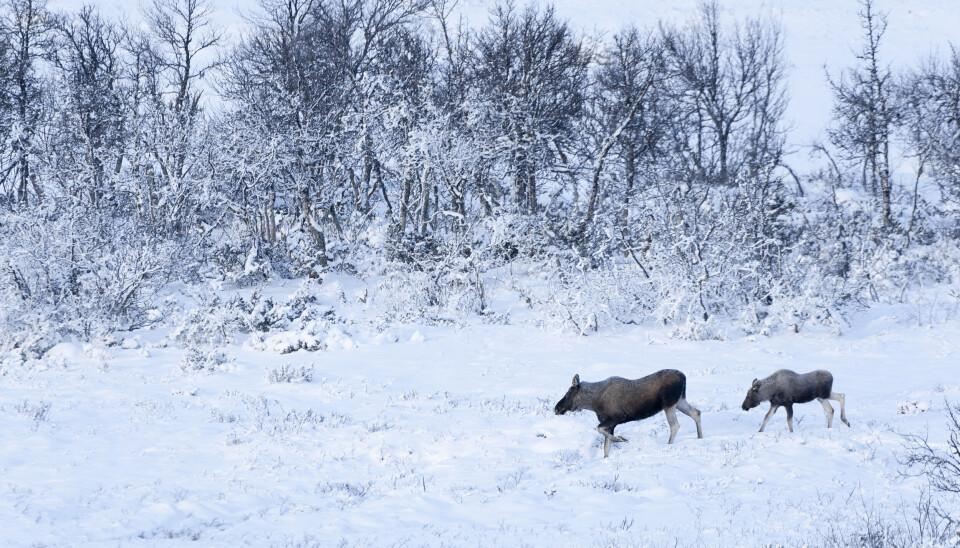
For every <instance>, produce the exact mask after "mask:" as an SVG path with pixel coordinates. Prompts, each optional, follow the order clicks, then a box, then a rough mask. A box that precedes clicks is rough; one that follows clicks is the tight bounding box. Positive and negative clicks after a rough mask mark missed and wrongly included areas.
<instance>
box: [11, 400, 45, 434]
mask: <svg viewBox="0 0 960 548" xmlns="http://www.w3.org/2000/svg"><path fill="white" fill-rule="evenodd" d="M15 409H16V410H17V413H18V414H19V415H20V416H21V417H25V418H27V419H30V420H31V421H33V431H34V432H36V431H37V429H38V428H40V423H42V422H45V421H46V420H47V419H49V418H50V416H49V413H50V403H49V402H45V401H42V400H41V401H40V403H37V404H33V403H30V402H29V401H27V400H23V401H22V402H20V403H19V404H17V406H16V408H15Z"/></svg>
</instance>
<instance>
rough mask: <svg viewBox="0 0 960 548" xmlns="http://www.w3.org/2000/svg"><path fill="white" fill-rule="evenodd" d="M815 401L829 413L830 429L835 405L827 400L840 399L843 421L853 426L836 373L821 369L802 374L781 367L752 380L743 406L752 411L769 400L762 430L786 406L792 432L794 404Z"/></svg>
mask: <svg viewBox="0 0 960 548" xmlns="http://www.w3.org/2000/svg"><path fill="white" fill-rule="evenodd" d="M813 400H818V401H819V402H820V403H821V405H823V410H824V412H825V413H826V414H827V428H830V427H831V426H832V424H833V407H831V406H830V404H829V403H827V400H836V401H838V402H840V420H842V421H843V423H844V424H846V425H847V426H850V423H849V422H848V421H847V416H846V409H845V404H844V395H843V394H840V393H836V392H834V391H833V375H831V374H830V372H829V371H824V370H822V369H819V370H817V371H811V372H810V373H804V374H802V375H801V374H798V373H795V372H793V371H790V370H789V369H781V370H779V371H777V372H775V373H774V374H773V375H770V376H769V377H767V378H765V379H763V380H759V379H753V383H752V384H751V386H750V390H748V391H747V397H746V398H744V400H743V405H742V406H741V407H742V408H743V410H744V411H749V410H750V409H753V408H754V407H756V406H758V405H760V404H761V403H763V402H765V401H769V402H770V410H769V411H768V412H767V415H766V417H764V419H763V424H762V425H760V431H761V432H763V429H764V427H766V426H767V421H768V420H770V417H771V416H773V414H774V413H775V412H776V411H777V409H779V408H780V407H784V408H785V409H786V410H787V426H788V427H789V428H790V431H791V432H793V404H795V403H807V402H811V401H813Z"/></svg>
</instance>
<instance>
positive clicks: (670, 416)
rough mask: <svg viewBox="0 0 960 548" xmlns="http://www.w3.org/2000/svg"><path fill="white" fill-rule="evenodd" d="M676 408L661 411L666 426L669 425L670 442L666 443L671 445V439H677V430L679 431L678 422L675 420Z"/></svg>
mask: <svg viewBox="0 0 960 548" xmlns="http://www.w3.org/2000/svg"><path fill="white" fill-rule="evenodd" d="M676 409H677V406H676V405H674V406H673V407H667V408H666V409H664V410H663V412H664V413H666V415H667V424H669V425H670V441H668V442H667V443H668V444H670V443H673V438H675V437H677V430H680V421H678V420H677V411H676Z"/></svg>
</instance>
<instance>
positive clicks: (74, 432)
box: [0, 0, 960, 547]
mask: <svg viewBox="0 0 960 548" xmlns="http://www.w3.org/2000/svg"><path fill="white" fill-rule="evenodd" d="M887 4H889V5H887ZM77 5H78V4H76V3H72V2H52V3H51V6H53V7H57V8H65V9H72V8H74V7H76V6H77ZM98 5H100V6H101V7H103V8H104V9H108V10H109V9H114V8H115V9H116V10H117V11H120V12H127V13H130V15H129V17H136V15H134V14H133V13H132V10H131V8H130V7H129V6H128V5H127V3H125V2H113V3H111V2H107V1H104V2H99V3H98ZM556 5H557V9H558V13H559V14H560V15H561V16H562V17H564V18H568V19H569V20H570V21H571V23H572V24H574V25H575V26H577V27H579V28H584V29H588V30H590V31H591V32H592V29H596V31H598V32H610V31H612V30H615V29H616V28H618V27H619V25H620V24H622V23H624V22H627V21H632V22H635V23H636V24H637V25H638V26H641V27H643V26H645V25H648V24H649V25H653V24H654V23H655V21H656V20H657V19H663V20H667V21H681V20H683V19H684V18H685V17H686V16H687V15H688V14H689V13H690V12H691V10H693V9H694V5H695V3H694V2H693V1H692V0H689V1H688V0H677V1H666V0H648V1H642V2H629V1H609V2H600V3H592V2H574V1H570V0H561V1H560V2H558V3H557V4H556ZM247 7H248V6H245V5H238V4H237V3H236V2H231V1H230V0H222V1H220V2H219V3H217V8H218V9H219V10H220V11H219V12H218V15H217V21H218V22H222V24H223V25H224V26H226V27H227V28H228V30H229V31H230V32H231V33H233V34H235V35H239V34H241V33H242V32H243V26H242V20H241V18H240V17H239V16H238V15H237V10H240V11H242V10H243V9H246V8H247ZM883 7H884V9H886V10H888V11H889V14H890V20H891V22H892V23H895V24H891V25H890V28H889V33H888V36H887V42H886V46H885V53H886V55H887V59H889V60H890V62H891V63H894V64H900V63H912V62H915V61H916V60H917V59H921V58H923V57H924V56H925V55H928V54H929V53H930V52H931V51H933V50H936V49H937V48H941V49H942V48H944V47H945V45H946V44H947V43H948V41H949V40H951V39H954V40H955V39H957V37H958V35H957V29H960V6H958V4H957V3H956V2H955V0H929V1H903V2H896V3H894V2H891V3H885V4H884V6H883ZM463 9H464V12H465V13H467V14H468V16H469V17H470V18H471V19H478V18H482V17H484V15H483V14H484V13H485V10H486V5H485V4H484V3H481V2H468V3H466V4H465V5H464V6H463ZM723 9H724V10H725V11H726V12H727V13H730V14H733V15H735V16H743V15H756V14H767V15H769V16H770V17H772V18H775V19H778V20H780V21H781V22H782V24H783V27H784V29H785V32H786V59H787V61H788V64H789V71H788V78H789V80H788V82H789V85H788V89H789V96H790V106H789V110H788V113H787V118H788V121H790V122H792V125H793V127H794V130H793V131H792V132H791V134H790V137H789V141H790V146H789V147H788V148H790V149H791V150H793V154H794V155H796V157H797V158H805V157H806V151H805V150H804V148H803V147H804V146H805V145H807V144H809V142H810V141H812V140H813V139H816V138H818V137H821V135H820V132H821V131H822V129H823V128H824V126H825V125H826V123H827V121H828V119H829V115H830V104H831V96H830V93H829V89H828V87H827V85H826V82H825V67H826V69H828V70H831V71H833V70H839V67H843V66H848V65H849V64H850V63H851V62H852V57H853V54H852V53H851V51H852V49H853V48H855V47H856V44H857V41H858V39H859V35H858V27H857V20H856V11H857V5H856V2H854V1H853V0H842V1H827V0H811V1H786V0H784V1H779V2H777V1H773V2H769V1H768V2H760V1H752V0H751V1H742V2H732V1H731V2H725V3H724V4H723ZM127 10H130V11H127ZM798 161H799V162H801V163H802V160H798ZM530 278H531V279H530V281H529V283H530V284H532V286H533V287H536V285H537V283H542V284H547V283H548V282H547V281H543V280H540V281H539V282H538V278H537V277H536V276H535V275H533V274H531V275H530ZM489 287H490V288H492V294H491V295H489V296H488V298H489V299H490V302H491V304H490V312H491V313H492V314H494V315H498V317H500V318H506V319H505V320H504V321H500V322H496V323H487V322H481V321H480V320H478V319H476V318H472V317H465V318H463V319H459V320H458V321H453V322H450V325H446V326H443V325H420V324H417V323H404V322H388V321H385V320H383V318H384V317H385V315H387V312H386V311H385V309H386V308H387V307H389V303H387V304H384V303H385V302H387V301H388V299H384V298H381V299H379V300H377V299H368V298H367V294H368V292H370V291H375V284H374V283H372V282H369V281H364V280H360V279H357V278H356V277H351V276H348V275H341V274H334V273H330V274H326V275H324V276H322V279H321V280H312V281H311V280H307V281H303V282H301V281H299V280H274V281H271V282H269V283H268V284H267V285H265V286H263V287H259V288H253V289H251V288H246V289H239V288H236V287H233V286H232V285H231V284H229V283H226V284H224V283H211V284H210V285H209V287H202V288H200V289H198V288H196V287H192V288H188V287H186V286H183V285H174V286H171V287H169V288H167V289H165V290H164V291H163V293H162V296H161V298H160V302H159V303H158V305H157V308H156V310H155V313H156V314H159V315H164V316H165V317H166V318H167V320H168V321H166V322H160V323H158V324H157V326H155V327H152V328H149V329H139V330H134V331H130V332H121V333H117V334H115V335H111V336H108V337H99V338H96V339H94V340H92V341H90V342H82V341H75V340H74V341H67V342H62V343H60V344H58V345H57V346H55V347H54V348H52V349H51V350H49V351H47V352H46V353H45V354H44V355H43V356H42V357H38V358H31V359H27V360H25V361H23V362H21V363H16V364H10V363H5V364H4V366H3V368H2V375H0V419H2V424H3V427H2V428H0V437H2V440H0V501H2V504H0V545H3V546H104V547H106V546H137V545H143V546H180V545H196V546H297V547H311V546H421V545H428V546H547V545H557V544H561V543H562V544H563V545H567V546H674V545H682V546H687V545H690V546H701V545H704V546H733V545H747V546H768V545H787V546H796V545H830V544H832V542H833V540H835V539H836V538H838V537H831V535H839V537H842V538H844V539H848V538H850V535H856V534H857V532H861V531H866V530H868V529H869V527H870V523H871V520H879V519H884V520H888V521H889V522H896V523H901V522H904V523H910V521H911V520H912V519H913V516H914V514H915V510H916V507H917V504H918V501H921V500H922V496H923V495H924V494H928V493H929V487H928V485H927V481H926V479H925V478H923V477H914V476H908V475H905V472H908V471H909V470H908V469H906V468H905V466H904V465H903V464H901V461H902V459H903V456H904V454H905V452H906V451H908V450H909V448H908V447H906V445H905V440H904V437H903V434H908V433H912V434H920V435H929V438H930V439H931V440H943V439H945V437H946V435H947V413H946V406H947V405H948V404H949V403H951V402H952V403H955V402H958V401H960V373H958V364H960V352H958V349H960V343H958V341H960V323H958V318H960V316H958V307H960V301H958V299H957V294H956V291H957V288H955V287H954V288H950V287H931V288H929V290H927V291H921V292H919V293H917V294H916V296H915V297H913V298H912V299H907V302H901V303H898V304H889V303H888V304H880V303H878V304H875V305H874V306H871V307H870V308H868V309H866V310H863V311H860V312H858V313H856V314H854V315H852V316H851V317H850V318H849V323H844V324H843V325H842V326H841V328H839V329H830V328H826V327H819V326H813V327H811V328H809V329H803V330H801V332H800V333H797V334H795V333H790V332H787V331H786V330H785V331H782V332H776V333H774V334H772V335H770V336H761V335H750V336H745V335H743V334H742V333H741V332H740V331H738V330H737V329H734V328H730V329H725V328H724V327H723V326H720V327H718V328H717V330H718V336H717V338H718V339H721V340H707V341H687V340H682V339H680V338H677V337H674V336H671V332H670V329H669V328H658V327H655V326H649V325H645V326H626V325H623V326H614V327H610V326H607V327H604V328H602V329H600V330H599V331H598V332H596V333H593V332H591V333H590V334H589V336H579V335H574V334H571V333H570V332H568V331H564V330H560V329H554V328H552V327H551V326H550V325H544V324H543V322H538V321H536V318H533V317H531V316H532V315H533V312H531V311H530V310H529V308H528V307H527V306H526V305H525V304H524V302H523V295H520V294H518V293H517V292H516V291H515V290H514V289H515V288H513V287H511V286H509V285H508V284H500V283H498V281H497V279H496V278H495V277H493V278H491V279H490V280H489ZM254 292H256V296H254ZM214 296H217V297H219V300H218V301H215V304H213V305H211V304H210V303H211V302H214V301H212V299H213V297H214ZM304 296H308V297H309V298H308V299H305V298H304ZM268 297H269V298H270V299H271V301H270V302H269V303H266V302H265V300H266V299H267V298H268ZM381 297H382V296H381ZM239 298H243V299H244V300H245V301H244V302H246V303H252V302H258V303H260V304H259V307H256V306H255V307H254V309H253V310H252V311H248V312H247V314H246V316H244V317H240V318H239V319H237V317H235V316H230V317H229V318H225V317H224V315H229V314H227V313H226V312H224V311H225V310H227V311H229V310H232V309H231V308H230V307H229V306H227V305H225V304H224V303H228V302H231V299H239ZM233 302H236V301H233ZM304 302H307V303H308V304H306V305H304V304H303V303H304ZM232 313H233V312H230V314H232ZM264 317H271V318H272V320H271V321H272V322H273V323H272V326H273V327H271V329H269V330H267V331H266V332H263V333H261V332H253V333H250V332H247V331H250V330H249V329H238V326H240V327H242V325H243V322H245V321H247V322H255V321H258V319H263V318H264ZM212 334H219V335H220V336H222V339H223V341H224V344H223V345H221V346H218V347H217V348H216V349H215V348H212V347H210V346H209V345H207V344H205V343H203V342H200V341H205V340H209V339H210V337H211V335H212ZM297 348H302V349H300V350H295V349H297ZM663 368H676V369H679V370H681V371H683V372H684V373H685V374H686V376H687V398H688V400H689V401H690V403H691V404H693V405H694V406H696V407H698V408H699V409H700V410H701V411H702V412H703V430H704V439H702V440H698V439H697V438H696V435H695V432H696V431H695V428H694V425H693V423H692V422H691V421H690V420H689V419H688V418H687V417H685V416H681V417H680V419H679V420H680V425H681V429H680V432H679V434H678V437H677V440H676V443H674V444H673V445H667V443H666V440H667V437H668V429H667V425H666V421H665V420H664V417H663V416H662V415H658V416H656V417H654V418H651V419H648V420H645V421H642V422H637V423H629V424H626V425H623V426H621V427H619V429H618V433H621V434H623V435H624V436H625V437H627V438H629V439H630V441H629V442H628V443H624V444H619V445H616V446H614V448H613V450H612V451H611V454H610V457H609V458H607V459H604V458H603V457H602V448H601V437H600V436H599V435H598V434H597V432H596V431H595V427H596V419H595V417H594V415H593V414H592V413H589V412H584V413H580V414H574V415H567V416H563V417H557V416H555V415H554V413H553V406H554V404H555V403H556V402H557V400H558V399H559V398H560V397H561V396H562V395H563V393H564V392H565V391H566V389H567V387H568V386H569V383H570V379H571V377H572V376H573V375H574V374H575V373H578V374H579V375H580V376H581V378H582V379H583V380H590V381H595V380H601V379H604V378H606V377H608V376H611V375H619V376H624V377H628V378H637V377H641V376H643V375H646V374H649V373H652V372H654V371H656V370H659V369H663ZM780 368H789V369H793V370H796V371H800V372H803V371H808V370H813V369H827V370H830V371H831V372H832V373H833V375H834V377H835V385H834V390H835V391H839V392H843V393H845V394H846V413H847V417H848V418H849V420H850V422H851V425H852V426H851V427H850V428H847V427H846V426H844V425H842V424H839V420H837V421H836V424H835V425H834V428H833V429H827V428H826V424H825V422H826V421H825V417H824V414H823V410H822V409H821V407H820V406H819V405H818V404H817V403H815V402H814V403H811V404H806V405H798V406H797V407H796V408H795V411H796V415H795V419H794V421H795V432H793V433H789V432H788V431H787V427H786V422H785V415H784V414H783V413H782V412H781V413H780V414H778V415H776V416H775V417H774V418H773V419H772V420H771V423H770V424H769V425H768V427H767V431H766V432H764V433H758V432H757V429H758V428H759V425H760V422H761V420H762V417H763V414H764V413H765V411H766V406H763V407H761V408H758V409H754V410H752V411H750V412H743V411H742V410H741V409H740V404H741V402H742V400H743V397H744V395H745V393H746V390H747V388H748V387H749V385H750V382H751V380H752V379H754V378H756V377H764V376H766V375H768V374H770V373H772V372H773V371H775V370H777V369H780ZM834 406H835V407H836V404H834ZM837 418H838V419H839V415H837ZM945 507H946V508H950V509H952V511H953V516H954V518H955V519H956V517H958V516H960V514H958V513H957V505H956V501H955V500H953V502H952V503H951V502H950V501H949V500H948V501H947V502H946V506H945Z"/></svg>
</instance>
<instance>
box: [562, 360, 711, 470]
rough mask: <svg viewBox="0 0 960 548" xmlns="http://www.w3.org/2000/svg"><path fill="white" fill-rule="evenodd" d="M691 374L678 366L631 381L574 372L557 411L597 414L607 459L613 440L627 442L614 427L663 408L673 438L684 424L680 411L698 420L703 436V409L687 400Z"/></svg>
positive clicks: (695, 420) (604, 455)
mask: <svg viewBox="0 0 960 548" xmlns="http://www.w3.org/2000/svg"><path fill="white" fill-rule="evenodd" d="M686 396H687V377H686V376H684V374H683V373H681V372H679V371H677V370H675V369H664V370H662V371H657V372H656V373H654V374H652V375H648V376H646V377H643V378H640V379H635V380H628V379H624V378H622V377H610V378H609V379H607V380H604V381H600V382H580V375H579V374H578V375H574V377H573V385H572V386H570V389H569V390H567V393H566V395H565V396H563V399H561V400H560V401H559V402H557V405H556V407H554V413H556V414H557V415H563V414H564V413H566V412H567V411H580V410H581V409H588V410H590V411H593V412H594V413H596V414H597V419H598V420H599V421H600V425H599V426H597V431H599V432H600V433H601V434H603V438H604V439H603V458H607V455H609V454H610V443H611V442H615V443H620V442H623V441H627V439H626V438H624V437H621V436H615V435H614V434H613V429H614V428H616V427H617V426H618V425H620V424H623V423H625V422H631V421H638V420H641V419H645V418H647V417H652V416H653V415H656V414H657V413H659V412H660V411H663V412H664V413H665V414H666V415H667V423H668V424H669V425H670V441H669V442H667V443H673V439H674V438H675V437H676V435H677V430H679V429H680V423H679V422H678V421H677V413H676V410H679V411H680V412H681V413H683V414H685V415H687V416H688V417H690V418H692V419H693V420H694V422H696V423H697V437H698V438H702V437H703V431H702V430H701V429H700V410H699V409H697V408H695V407H693V406H691V405H690V404H689V403H687V399H686Z"/></svg>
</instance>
